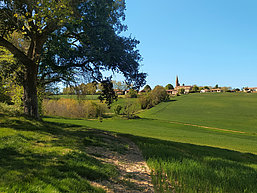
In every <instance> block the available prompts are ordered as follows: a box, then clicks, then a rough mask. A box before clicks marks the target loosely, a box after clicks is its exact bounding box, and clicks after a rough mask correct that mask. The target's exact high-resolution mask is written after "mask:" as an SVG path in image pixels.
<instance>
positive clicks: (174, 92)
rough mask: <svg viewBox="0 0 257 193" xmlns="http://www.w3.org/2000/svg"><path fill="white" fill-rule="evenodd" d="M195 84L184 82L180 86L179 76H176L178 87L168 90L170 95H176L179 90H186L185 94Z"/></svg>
mask: <svg viewBox="0 0 257 193" xmlns="http://www.w3.org/2000/svg"><path fill="white" fill-rule="evenodd" d="M192 88H193V86H185V85H184V84H183V85H182V86H180V83H179V80H178V76H176V87H175V88H174V89H171V90H166V92H167V93H168V94H169V95H176V94H178V93H179V91H181V90H184V94H188V93H189V92H190V91H191V90H192Z"/></svg>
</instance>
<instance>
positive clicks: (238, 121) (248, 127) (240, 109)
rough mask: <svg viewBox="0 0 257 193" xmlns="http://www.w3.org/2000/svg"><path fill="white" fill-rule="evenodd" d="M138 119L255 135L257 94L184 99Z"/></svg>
mask: <svg viewBox="0 0 257 193" xmlns="http://www.w3.org/2000/svg"><path fill="white" fill-rule="evenodd" d="M141 116H142V117H145V118H151V119H158V120H166V121H177V122H182V123H190V124H197V125H203V126H209V127H217V128H221V129H231V130H235V131H243V132H249V133H256V134H257V94H256V93H252V94H249V93H221V94H220V93H206V94H190V95H183V96H180V97H176V98H175V100H174V101H173V102H168V103H162V104H160V105H158V106H157V107H155V108H152V109H150V110H149V111H145V112H144V113H142V114H141Z"/></svg>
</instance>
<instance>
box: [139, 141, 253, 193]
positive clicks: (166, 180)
mask: <svg viewBox="0 0 257 193" xmlns="http://www.w3.org/2000/svg"><path fill="white" fill-rule="evenodd" d="M135 141H136V142H137V144H138V145H139V147H140V149H141V150H142V151H143V154H144V156H145V158H146V160H147V164H148V166H149V167H150V168H151V170H152V179H153V184H154V185H155V189H156V192H173V191H175V192H202V193H205V192H219V193H220V192H229V193H230V192H249V193H250V192H251V193H252V192H257V184H256V179H257V156H256V155H254V154H247V153H246V154H244V153H240V152H236V151H230V150H225V149H219V148H212V147H206V146H197V145H192V144H183V143H174V142H168V141H161V140H154V139H147V138H136V140H135Z"/></svg>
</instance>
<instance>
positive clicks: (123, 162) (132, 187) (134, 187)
mask: <svg viewBox="0 0 257 193" xmlns="http://www.w3.org/2000/svg"><path fill="white" fill-rule="evenodd" d="M91 132H92V136H93V137H91V139H94V140H95V143H90V145H88V146H87V149H86V151H87V153H88V154H90V155H92V156H94V157H95V158H96V159H98V160H101V161H103V162H106V163H110V164H113V165H115V166H116V167H117V169H118V171H119V173H120V174H119V176H117V177H116V178H115V179H111V180H109V181H107V180H103V181H94V182H92V185H94V186H98V187H101V188H103V189H105V190H106V191H107V192H115V193H116V192H117V193H119V192H128V193H129V192H131V193H132V192H133V193H137V192H138V193H139V192H148V193H150V192H154V188H153V185H152V183H151V175H150V169H149V168H148V166H147V165H146V163H145V161H144V159H143V156H142V153H141V151H140V150H139V149H138V147H137V146H136V145H135V144H134V143H133V142H132V141H131V140H129V139H127V138H125V137H121V136H118V135H116V134H113V133H110V132H105V131H100V130H92V131H91ZM97 140H98V142H96V141H97Z"/></svg>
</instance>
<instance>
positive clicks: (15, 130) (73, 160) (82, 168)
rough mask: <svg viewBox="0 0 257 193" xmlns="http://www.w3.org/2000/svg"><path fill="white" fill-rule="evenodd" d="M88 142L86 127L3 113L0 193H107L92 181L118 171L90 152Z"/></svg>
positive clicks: (0, 144) (113, 175) (0, 117)
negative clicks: (87, 148)
mask: <svg viewBox="0 0 257 193" xmlns="http://www.w3.org/2000/svg"><path fill="white" fill-rule="evenodd" d="M89 139H95V137H94V134H93V133H92V131H91V130H90V129H87V128H85V127H84V128H82V127H79V126H76V125H68V124H60V123H58V124H55V123H46V122H42V121H35V120H30V119H28V118H25V117H14V116H11V117H10V116H8V115H6V114H1V113H0V192H10V193H13V192H26V193H27V192H44V193H52V192H74V193H77V192H90V193H91V192H95V193H100V192H105V191H104V190H103V189H101V188H97V187H95V186H92V185H91V183H90V181H95V180H109V179H110V178H115V177H116V176H117V175H118V171H117V169H116V167H115V166H114V165H111V164H108V163H104V162H101V161H99V160H97V159H96V158H95V157H93V156H91V155H89V154H88V153H87V151H86V147H87V146H88V141H89ZM95 141H96V140H94V142H95ZM97 142H98V141H96V143H97ZM101 144H103V143H101ZM104 145H106V144H104ZM110 146H111V145H110ZM110 148H113V147H110Z"/></svg>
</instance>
